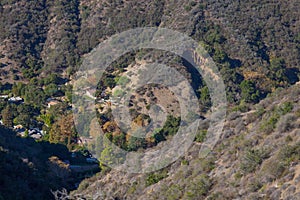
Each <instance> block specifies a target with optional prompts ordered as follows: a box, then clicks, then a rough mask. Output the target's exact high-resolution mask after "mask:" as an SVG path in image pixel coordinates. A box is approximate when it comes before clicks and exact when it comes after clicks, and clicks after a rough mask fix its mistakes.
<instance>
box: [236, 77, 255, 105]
mask: <svg viewBox="0 0 300 200" xmlns="http://www.w3.org/2000/svg"><path fill="white" fill-rule="evenodd" d="M240 87H241V97H242V100H244V101H246V102H247V103H251V102H254V103H256V102H257V101H258V100H259V90H258V89H257V88H256V87H255V84H254V83H253V82H252V81H250V80H244V81H242V83H241V84H240Z"/></svg>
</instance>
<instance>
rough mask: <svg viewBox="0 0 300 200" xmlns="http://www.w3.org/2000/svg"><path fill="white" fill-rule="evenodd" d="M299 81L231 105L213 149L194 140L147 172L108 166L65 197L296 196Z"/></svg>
mask: <svg viewBox="0 0 300 200" xmlns="http://www.w3.org/2000/svg"><path fill="white" fill-rule="evenodd" d="M299 94H300V87H299V85H296V86H293V87H291V88H289V89H288V90H278V91H276V92H275V93H274V94H273V95H271V96H270V97H268V98H266V99H265V100H263V101H262V102H260V103H259V104H256V105H254V106H251V107H249V108H244V111H243V112H241V111H232V112H230V114H228V116H227V120H226V123H225V128H224V132H223V134H222V138H221V140H220V141H219V142H218V145H217V146H216V148H215V149H214V151H213V152H212V153H211V154H210V155H209V156H208V157H206V158H205V159H201V158H200V157H199V149H200V146H201V143H197V142H194V144H193V145H192V147H191V148H190V150H189V151H188V152H187V153H186V155H185V156H184V157H182V158H181V159H180V160H178V161H176V162H175V163H173V164H171V165H170V166H169V167H167V168H165V169H163V170H161V171H158V172H155V173H150V174H126V172H120V171H116V170H114V169H113V170H111V171H110V172H106V173H102V174H99V175H97V176H94V177H93V178H91V179H87V180H84V181H83V182H82V183H81V184H80V186H79V188H78V190H76V191H74V192H72V195H71V198H79V197H84V198H93V199H205V198H206V199H299V197H300V121H299V115H300V102H299V98H298V96H299Z"/></svg>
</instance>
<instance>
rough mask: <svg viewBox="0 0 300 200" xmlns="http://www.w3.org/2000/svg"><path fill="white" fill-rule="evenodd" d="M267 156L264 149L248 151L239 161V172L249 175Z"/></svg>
mask: <svg viewBox="0 0 300 200" xmlns="http://www.w3.org/2000/svg"><path fill="white" fill-rule="evenodd" d="M268 156H269V153H268V151H266V150H265V149H249V150H247V151H246V152H245V154H244V156H243V157H242V161H241V166H240V168H241V170H242V171H243V172H244V173H251V172H254V171H255V170H256V168H257V167H258V166H259V165H260V164H261V163H262V162H263V160H264V159H266V158H267V157H268Z"/></svg>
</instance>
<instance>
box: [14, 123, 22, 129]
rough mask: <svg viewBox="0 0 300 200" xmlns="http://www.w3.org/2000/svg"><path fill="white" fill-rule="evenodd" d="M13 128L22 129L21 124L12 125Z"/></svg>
mask: <svg viewBox="0 0 300 200" xmlns="http://www.w3.org/2000/svg"><path fill="white" fill-rule="evenodd" d="M14 129H15V130H19V129H23V126H22V125H21V124H19V125H16V126H14Z"/></svg>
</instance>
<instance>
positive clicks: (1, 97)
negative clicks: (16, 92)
mask: <svg viewBox="0 0 300 200" xmlns="http://www.w3.org/2000/svg"><path fill="white" fill-rule="evenodd" d="M0 99H8V95H0Z"/></svg>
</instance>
